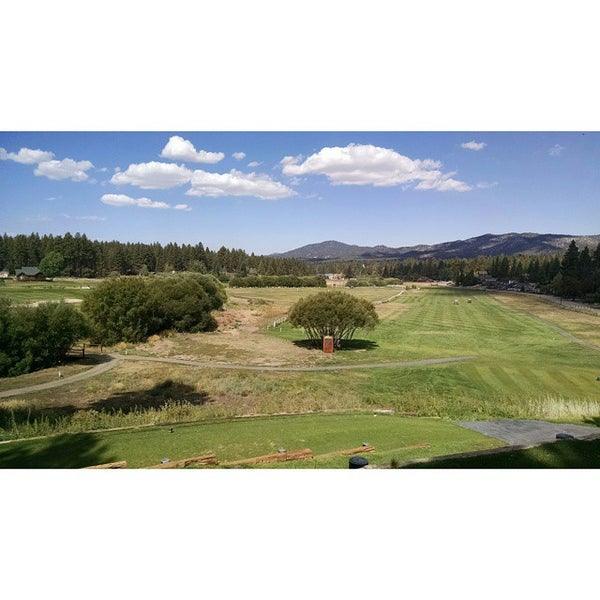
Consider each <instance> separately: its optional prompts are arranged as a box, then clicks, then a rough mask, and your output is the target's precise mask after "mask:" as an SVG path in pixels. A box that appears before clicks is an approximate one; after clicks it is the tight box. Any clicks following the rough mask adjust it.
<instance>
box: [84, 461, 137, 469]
mask: <svg viewBox="0 0 600 600" xmlns="http://www.w3.org/2000/svg"><path fill="white" fill-rule="evenodd" d="M84 468H85V469H126V468H127V461H126V460H121V461H119V462H112V463H106V464H104V465H94V466H93V467H84Z"/></svg>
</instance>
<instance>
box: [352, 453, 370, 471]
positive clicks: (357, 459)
mask: <svg viewBox="0 0 600 600" xmlns="http://www.w3.org/2000/svg"><path fill="white" fill-rule="evenodd" d="M368 464H369V461H368V460H367V459H366V458H365V457H364V456H353V457H352V458H351V459H350V460H349V461H348V468H349V469H362V468H363V467H366V466H367V465H368Z"/></svg>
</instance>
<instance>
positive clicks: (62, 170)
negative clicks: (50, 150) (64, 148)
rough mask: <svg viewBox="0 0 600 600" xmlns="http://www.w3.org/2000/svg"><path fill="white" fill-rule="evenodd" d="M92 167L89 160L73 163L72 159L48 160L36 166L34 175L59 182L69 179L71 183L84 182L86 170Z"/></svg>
mask: <svg viewBox="0 0 600 600" xmlns="http://www.w3.org/2000/svg"><path fill="white" fill-rule="evenodd" d="M93 166H94V165H93V164H92V163H91V162H90V161H89V160H80V161H79V162H78V161H75V160H73V159H72V158H63V160H48V161H45V162H41V163H39V164H38V166H37V168H36V169H35V170H34V172H33V173H34V175H43V176H44V177H48V179H54V180H57V181H60V180H62V179H70V180H71V181H85V180H86V179H87V178H88V175H87V173H86V171H87V170H89V169H91V168H92V167H93Z"/></svg>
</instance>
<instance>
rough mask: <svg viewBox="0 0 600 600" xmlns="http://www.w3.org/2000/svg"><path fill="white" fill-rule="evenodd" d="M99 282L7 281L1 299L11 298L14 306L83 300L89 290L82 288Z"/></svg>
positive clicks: (63, 280)
mask: <svg viewBox="0 0 600 600" xmlns="http://www.w3.org/2000/svg"><path fill="white" fill-rule="evenodd" d="M98 283H99V281H98V280H85V279H76V280H75V279H55V280H54V281H14V280H12V279H7V280H5V283H4V285H1V284H0V298H9V299H10V300H12V302H13V303H14V304H32V303H34V302H58V301H60V300H66V299H68V298H74V299H77V300H83V298H85V295H86V293H87V292H88V291H89V290H85V289H82V287H86V286H87V287H90V288H91V287H93V286H94V285H98Z"/></svg>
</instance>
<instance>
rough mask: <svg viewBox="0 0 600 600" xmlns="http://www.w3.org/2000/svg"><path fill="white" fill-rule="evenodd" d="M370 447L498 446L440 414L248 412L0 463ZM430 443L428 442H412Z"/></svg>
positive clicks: (111, 435)
mask: <svg viewBox="0 0 600 600" xmlns="http://www.w3.org/2000/svg"><path fill="white" fill-rule="evenodd" d="M365 441H366V442H368V443H370V444H371V445H372V446H374V447H375V452H371V453H368V454H365V456H366V457H367V458H368V460H369V462H370V463H371V464H389V463H390V461H391V460H392V459H393V458H395V459H397V460H408V459H410V458H415V457H422V456H436V455H440V454H451V453H456V452H468V451H473V450H483V449H486V448H494V447H499V446H502V445H504V444H503V442H501V441H499V440H493V439H491V438H488V437H486V436H483V435H480V434H478V433H476V432H473V431H468V430H465V429H463V428H461V427H458V426H456V425H453V424H451V423H448V422H446V421H442V420H438V419H411V418H403V417H398V416H395V415H381V414H379V415H377V416H374V415H373V414H350V415H343V414H342V415H340V414H321V415H298V416H279V417H270V418H246V419H232V420H225V421H216V422H207V423H202V424H197V423H196V424H187V425H183V424H181V425H175V426H174V432H173V433H169V427H152V428H144V429H137V430H122V431H111V432H97V433H80V434H62V435H58V436H52V437H48V438H44V439H37V440H22V441H16V442H11V443H5V444H0V468H79V467H85V466H90V465H94V464H103V463H107V462H114V461H121V460H126V461H127V464H128V467H132V468H140V467H148V466H151V465H154V464H158V463H160V461H161V460H162V459H163V458H170V459H171V460H179V459H184V458H189V457H193V456H201V455H204V454H207V453H212V452H214V453H216V455H217V458H218V460H219V461H220V462H221V463H224V462H228V461H234V460H239V459H244V458H251V457H255V456H262V455H265V454H272V453H275V452H277V450H278V449H279V448H281V447H283V448H286V449H287V450H299V449H304V448H310V449H311V450H312V451H313V453H314V455H315V456H316V458H315V459H308V460H304V461H294V462H291V461H290V462H287V463H285V464H278V465H269V466H270V467H282V466H283V467H285V468H347V467H348V457H347V456H334V457H325V458H322V459H319V457H318V455H319V454H326V453H331V452H337V451H339V450H345V449H349V448H357V447H359V446H361V445H362V443H363V442H365ZM422 444H429V447H427V448H420V449H415V448H413V449H411V448H410V447H411V446H415V445H422Z"/></svg>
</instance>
